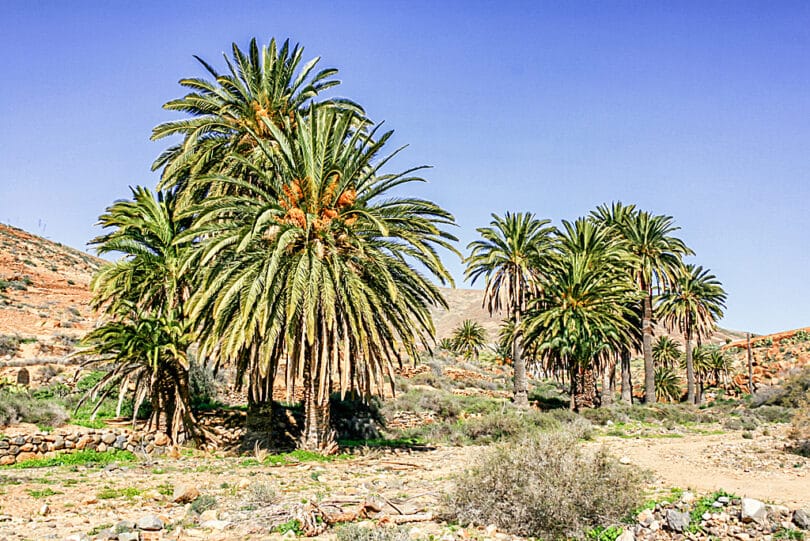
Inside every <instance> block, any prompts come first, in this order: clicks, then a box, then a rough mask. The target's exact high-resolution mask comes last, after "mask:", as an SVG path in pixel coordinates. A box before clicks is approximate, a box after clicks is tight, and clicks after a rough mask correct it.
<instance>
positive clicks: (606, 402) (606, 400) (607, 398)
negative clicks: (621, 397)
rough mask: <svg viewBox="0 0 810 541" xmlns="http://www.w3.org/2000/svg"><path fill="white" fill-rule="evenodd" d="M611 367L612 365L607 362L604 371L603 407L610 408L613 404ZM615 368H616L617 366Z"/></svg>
mask: <svg viewBox="0 0 810 541" xmlns="http://www.w3.org/2000/svg"><path fill="white" fill-rule="evenodd" d="M610 365H612V363H610V362H607V363H606V364H605V367H604V368H603V369H602V404H601V405H602V406H610V405H611V404H612V403H613V395H612V394H611V389H610V386H611V385H610V379H611V378H610ZM613 366H614V367H615V365H613Z"/></svg>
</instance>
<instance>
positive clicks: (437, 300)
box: [84, 40, 456, 453]
mask: <svg viewBox="0 0 810 541" xmlns="http://www.w3.org/2000/svg"><path fill="white" fill-rule="evenodd" d="M302 53H303V51H302V48H301V47H299V46H297V45H296V46H290V44H289V43H288V42H284V43H283V44H281V45H278V44H277V43H276V42H275V40H273V41H271V42H270V43H269V45H267V46H259V45H258V44H257V43H256V41H255V40H253V41H251V43H250V45H249V47H248V49H247V50H246V51H243V50H241V49H240V48H239V47H237V45H236V44H234V45H233V52H232V54H231V55H230V58H229V57H228V56H227V55H226V56H225V62H226V66H227V69H226V71H225V72H222V73H220V72H219V71H217V70H216V69H215V68H214V67H213V66H212V65H210V64H209V63H207V62H205V61H203V60H202V59H199V58H198V60H199V61H200V63H201V65H202V66H203V68H204V69H205V70H206V71H207V73H208V75H209V77H208V78H189V79H182V80H181V81H180V84H181V85H182V86H184V87H185V88H187V89H188V93H187V94H186V95H185V96H183V97H182V98H180V99H177V100H173V101H170V102H168V103H167V104H165V106H164V107H165V108H166V109H168V110H171V111H178V112H182V113H184V115H185V116H184V118H182V119H179V120H175V121H171V122H166V123H164V124H161V125H159V126H157V127H156V128H155V129H154V131H153V135H152V137H153V139H156V140H157V139H164V138H166V137H173V138H174V139H175V140H176V141H177V142H176V143H175V144H172V145H171V146H170V147H169V148H168V149H166V150H165V151H164V152H163V153H162V154H161V155H160V157H159V158H158V159H157V160H156V161H155V163H154V166H153V167H154V169H155V170H160V171H161V181H160V184H159V186H158V190H157V193H152V192H151V191H150V190H148V189H145V188H141V187H138V188H135V189H134V190H133V197H132V200H128V201H119V202H116V203H114V204H113V205H112V206H110V207H109V208H108V209H107V212H106V213H105V214H104V215H102V216H101V221H100V223H101V225H102V226H104V227H105V228H110V229H111V231H110V232H108V233H106V234H104V235H102V236H100V237H98V238H96V239H94V240H93V244H95V245H96V246H97V248H98V250H99V252H101V253H121V254H124V257H123V258H121V259H120V260H119V261H118V262H116V263H112V264H110V265H108V266H106V267H105V268H104V269H102V270H101V271H100V272H99V274H98V275H97V276H96V277H95V280H94V282H93V288H94V292H95V303H96V305H97V307H98V308H99V309H101V310H103V311H104V312H105V313H106V314H107V315H108V317H109V321H108V322H107V323H106V324H105V325H104V326H102V327H101V328H99V329H97V330H95V331H93V332H92V333H90V334H89V336H88V337H87V339H86V346H87V348H86V349H85V350H84V353H86V354H88V353H89V354H95V355H93V356H92V357H91V358H92V359H93V361H92V362H97V363H110V364H111V365H112V367H113V369H112V370H111V371H110V372H108V376H107V377H106V378H105V379H104V380H103V381H102V382H101V383H100V385H99V387H98V389H97V391H98V392H99V393H104V392H107V391H105V389H106V390H109V389H110V388H112V387H114V386H115V384H116V383H117V384H119V386H120V387H119V388H120V389H121V390H125V389H127V388H132V387H133V386H134V387H135V389H136V397H137V398H138V400H141V399H145V398H148V399H149V400H150V402H151V403H152V406H153V413H152V418H151V419H150V423H151V424H152V426H153V428H156V429H160V430H163V431H165V432H166V433H167V434H169V435H170V437H172V439H174V440H181V439H183V438H189V437H191V438H194V439H196V440H198V441H200V442H204V441H205V440H206V438H209V437H211V435H210V434H207V433H205V432H204V431H203V430H201V429H200V428H199V427H198V426H197V423H196V419H195V418H194V414H193V412H192V411H191V407H190V404H189V396H188V351H189V345H190V344H194V346H193V347H194V348H196V356H197V357H199V358H200V359H203V360H206V359H207V360H210V361H211V362H212V363H214V364H215V365H216V366H218V365H221V364H224V363H228V364H230V365H233V366H235V367H236V369H237V374H238V378H239V384H240V385H244V386H245V387H246V388H247V393H248V398H249V402H250V403H251V404H252V405H255V404H261V403H268V402H269V403H272V399H273V382H274V380H276V378H277V377H278V378H280V379H283V380H284V381H285V382H286V388H287V391H288V393H291V392H293V391H294V390H295V386H296V385H302V386H303V395H304V413H305V414H304V418H305V419H304V426H303V429H302V435H301V440H300V445H301V446H302V447H303V448H306V449H310V450H317V451H320V452H325V453H328V452H331V451H334V450H335V448H336V443H335V433H334V432H333V430H332V429H331V427H330V408H329V398H330V394H331V392H332V391H333V390H335V389H338V390H339V391H340V393H341V394H342V395H343V394H345V393H347V392H356V393H359V394H360V395H362V396H368V395H370V394H372V393H381V392H382V391H383V390H384V388H385V387H386V386H387V385H389V384H390V385H393V383H392V382H393V369H394V365H395V364H399V363H401V362H402V360H403V359H404V358H406V357H409V356H412V355H414V353H415V350H416V349H417V348H420V349H422V348H429V347H430V346H431V345H432V340H433V334H434V329H433V322H432V319H431V316H430V312H429V308H430V307H431V306H434V305H440V306H445V301H444V299H443V298H442V296H441V294H440V290H439V288H438V286H437V285H436V283H438V284H440V285H441V284H446V283H448V282H449V283H452V279H451V276H450V274H449V273H448V271H447V270H446V268H445V267H444V265H443V263H442V261H441V259H440V257H439V251H440V250H441V249H448V250H450V251H455V249H454V247H453V243H454V242H455V240H456V239H455V238H454V237H453V236H452V235H451V234H450V233H449V232H448V228H449V227H450V226H453V225H454V219H453V216H452V215H451V214H450V213H448V212H447V211H446V210H444V209H442V208H441V207H439V206H438V205H436V204H434V203H432V202H430V201H426V200H422V199H418V198H414V197H407V196H402V195H399V194H402V193H404V192H405V190H403V189H402V188H403V187H406V185H409V184H410V183H412V182H416V181H420V180H422V179H421V178H419V176H418V174H419V172H420V170H421V169H422V168H421V167H414V168H411V169H408V170H406V171H403V172H396V173H391V172H386V171H385V170H384V169H385V167H386V165H387V163H388V162H389V160H390V159H391V158H392V157H393V156H394V155H396V154H397V153H398V152H399V151H400V150H401V149H396V150H394V151H391V150H389V149H388V147H389V144H388V142H389V139H390V137H391V133H392V132H390V131H383V130H382V129H381V128H380V125H379V124H374V123H372V122H371V121H370V120H369V119H368V118H367V117H366V115H365V113H364V111H363V109H362V108H361V107H360V106H358V105H357V104H356V103H354V102H352V101H349V100H344V99H334V98H333V99H322V98H321V95H322V93H323V91H324V90H327V89H329V88H332V87H334V86H336V85H337V84H338V83H339V81H338V80H337V79H335V74H336V73H337V70H334V69H325V70H321V71H316V65H317V63H318V59H317V58H315V59H313V60H311V61H309V62H307V63H303V62H302ZM394 191H396V194H394V193H392V192H394ZM135 409H136V411H137V407H136V408H135Z"/></svg>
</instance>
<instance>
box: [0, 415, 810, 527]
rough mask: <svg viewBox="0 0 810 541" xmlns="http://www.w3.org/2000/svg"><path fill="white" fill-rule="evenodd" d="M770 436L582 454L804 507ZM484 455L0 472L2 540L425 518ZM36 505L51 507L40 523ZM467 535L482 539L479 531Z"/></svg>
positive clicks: (454, 450)
mask: <svg viewBox="0 0 810 541" xmlns="http://www.w3.org/2000/svg"><path fill="white" fill-rule="evenodd" d="M769 430H770V431H771V433H769V434H768V435H763V434H761V433H757V434H755V436H754V438H753V439H744V438H742V435H741V433H739V432H737V433H728V434H722V435H700V434H692V435H687V436H684V437H682V438H642V439H624V438H616V437H605V438H599V439H597V440H596V441H595V442H593V443H591V444H589V445H591V446H596V445H600V444H605V445H607V446H608V447H609V448H610V449H611V451H612V452H613V453H614V454H616V455H617V456H619V457H625V458H626V460H625V461H627V460H629V462H630V463H632V464H635V465H637V466H640V467H643V468H646V469H649V470H651V471H652V472H653V477H654V480H653V481H652V485H651V488H652V489H657V488H661V489H669V488H671V487H680V488H684V489H693V490H694V491H696V492H697V493H699V494H705V493H709V492H711V491H714V490H717V489H721V488H722V489H724V490H726V491H729V492H732V493H735V494H737V495H740V496H750V497H754V498H758V499H761V500H765V501H769V502H773V503H780V504H785V505H788V506H789V507H791V508H793V509H795V508H798V507H803V508H810V482H809V481H810V479H808V472H810V459H805V458H801V457H798V456H795V455H792V454H788V453H786V452H784V450H783V449H784V445H785V441H786V440H785V437H784V432H785V429H783V428H782V429H780V428H773V427H770V428H769ZM481 451H482V448H480V447H440V448H437V449H434V450H429V451H422V452H413V453H400V454H393V453H390V452H386V453H381V452H374V453H372V454H370V455H367V456H360V457H355V458H350V459H346V460H337V461H334V462H330V463H313V462H307V463H298V464H289V465H285V466H275V467H271V466H262V465H258V464H257V463H256V462H255V461H250V460H247V457H241V458H236V457H234V458H216V457H210V456H194V457H180V458H178V459H171V458H161V459H157V460H150V461H148V462H142V463H136V464H130V465H124V466H123V467H122V468H106V469H100V468H82V467H79V468H75V467H74V468H69V467H61V468H48V469H24V470H11V469H0V540H4V539H7V540H12V539H13V540H22V539H64V538H65V537H66V536H68V535H71V534H87V533H90V532H91V531H92V530H93V529H94V528H95V529H96V531H97V530H98V529H100V528H101V527H104V526H111V525H114V524H116V523H117V522H118V521H119V520H122V519H128V520H137V519H138V518H139V517H142V516H143V515H145V514H147V513H154V514H156V515H158V516H160V517H161V518H162V519H163V520H164V522H166V523H167V524H172V530H171V532H164V535H165V538H167V539H223V540H225V539H255V538H262V539H267V538H271V539H272V538H278V537H279V536H278V534H274V533H273V527H274V522H273V520H274V519H276V520H277V519H278V517H279V516H282V515H283V513H281V511H282V510H283V509H289V508H290V507H291V506H293V507H294V506H296V505H298V504H300V503H301V502H302V501H303V500H308V501H310V502H318V504H319V505H337V506H340V507H342V508H344V509H346V510H352V509H356V508H357V506H358V505H359V504H360V503H361V502H363V501H364V500H366V499H367V498H370V497H382V498H384V500H387V501H388V502H390V503H392V504H394V505H395V506H396V507H397V509H398V510H400V511H401V512H404V513H422V512H431V511H434V510H436V509H437V508H438V506H439V505H440V503H441V500H442V495H443V494H445V493H446V492H447V490H448V489H449V488H450V486H451V477H452V474H453V473H455V472H457V471H459V470H461V469H463V468H464V467H465V466H468V465H469V464H470V463H471V461H472V460H473V458H474V457H475V456H476V454H478V453H480V452H481ZM178 486H192V487H195V488H197V489H198V490H199V491H200V493H201V494H203V495H207V496H209V497H213V498H214V499H215V501H216V507H215V508H214V509H215V512H216V515H217V518H218V519H220V520H222V521H224V523H226V524H225V526H224V527H223V529H222V530H211V529H210V528H204V527H202V525H201V524H200V522H201V521H200V519H199V517H198V515H196V514H194V513H192V512H191V511H190V510H189V506H188V505H185V506H184V505H182V504H176V503H173V502H172V501H171V500H172V496H171V495H170V494H171V492H172V489H173V488H174V487H178ZM268 490H269V491H270V492H272V493H274V494H275V496H274V497H273V498H272V500H265V501H259V502H257V501H256V500H255V498H256V497H257V494H258V495H261V494H263V493H265V492H267V491H268ZM51 491H52V493H50V492H51ZM105 491H106V492H107V494H106V495H105ZM44 505H47V506H48V508H47V511H46V514H44V515H43V514H42V513H43V506H44ZM415 526H416V527H418V528H419V530H420V531H421V532H423V534H425V537H427V535H431V534H432V535H434V536H435V537H436V538H439V537H442V536H443V535H445V534H446V533H447V532H448V529H447V528H448V526H447V525H442V524H440V523H437V522H429V523H425V522H420V523H417V524H415ZM465 535H468V534H465ZM469 535H471V536H472V537H473V538H475V537H476V535H477V537H478V538H480V539H485V538H487V537H484V536H482V532H481V531H478V532H477V534H476V532H472V531H471V532H469ZM323 538H324V539H330V537H329V536H328V535H327V536H325V537H323ZM503 538H508V537H507V536H504V537H503ZM503 538H502V539H503ZM331 539H334V537H331Z"/></svg>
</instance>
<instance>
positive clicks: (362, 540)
mask: <svg viewBox="0 0 810 541" xmlns="http://www.w3.org/2000/svg"><path fill="white" fill-rule="evenodd" d="M336 534H337V541H409V540H410V538H411V537H410V535H409V534H408V528H407V527H405V526H391V527H385V526H377V527H372V528H368V527H364V526H360V525H358V524H344V525H343V526H341V527H339V528H338V529H337V532H336Z"/></svg>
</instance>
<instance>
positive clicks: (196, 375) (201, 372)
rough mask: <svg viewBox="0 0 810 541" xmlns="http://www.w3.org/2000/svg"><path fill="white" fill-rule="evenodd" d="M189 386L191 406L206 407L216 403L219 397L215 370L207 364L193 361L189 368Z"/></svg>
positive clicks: (196, 407)
mask: <svg viewBox="0 0 810 541" xmlns="http://www.w3.org/2000/svg"><path fill="white" fill-rule="evenodd" d="M188 387H189V395H190V398H191V406H192V407H193V408H195V409H200V408H205V407H206V406H209V405H211V404H213V403H214V400H215V399H216V397H217V384H216V379H215V378H214V372H213V371H212V370H211V369H210V368H208V367H207V366H206V365H204V364H201V363H198V362H196V361H191V363H189V369H188Z"/></svg>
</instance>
